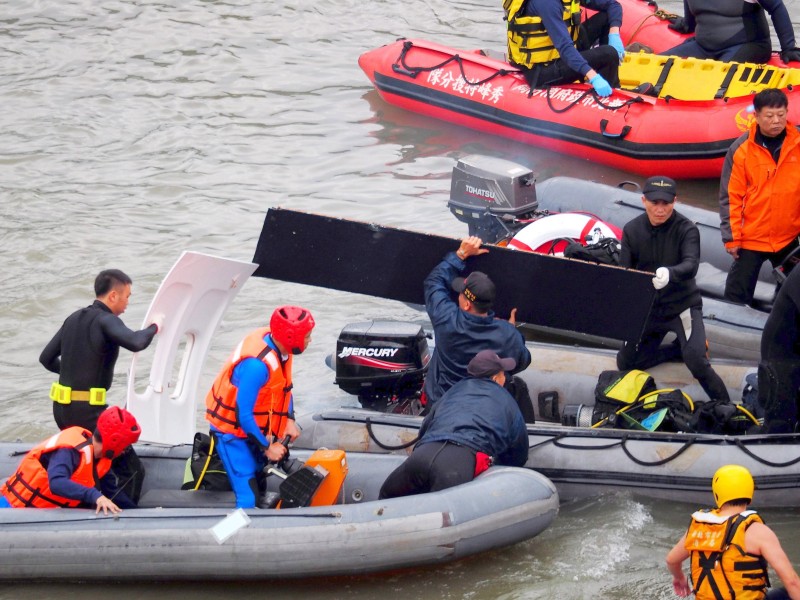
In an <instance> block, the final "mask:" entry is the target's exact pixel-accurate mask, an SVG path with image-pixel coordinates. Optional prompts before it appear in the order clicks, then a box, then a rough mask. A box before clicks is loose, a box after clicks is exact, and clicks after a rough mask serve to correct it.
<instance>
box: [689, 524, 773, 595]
mask: <svg viewBox="0 0 800 600" xmlns="http://www.w3.org/2000/svg"><path fill="white" fill-rule="evenodd" d="M753 523H763V521H762V520H761V517H760V516H759V515H758V514H757V513H756V512H755V511H754V510H746V511H744V512H741V513H739V514H737V515H732V516H729V517H723V516H721V515H720V514H719V511H718V510H701V511H697V512H696V513H694V514H693V515H692V523H691V524H690V525H689V530H688V531H687V532H686V549H687V550H688V551H689V552H690V554H691V566H692V581H693V582H694V590H693V591H694V593H695V597H696V598H697V600H732V599H733V598H735V599H736V600H761V599H762V598H764V597H765V596H766V593H767V587H768V586H769V579H768V577H767V565H766V561H765V560H764V558H763V557H761V556H757V555H754V554H748V553H747V552H745V550H744V536H745V533H746V531H747V528H748V527H750V525H752V524H753Z"/></svg>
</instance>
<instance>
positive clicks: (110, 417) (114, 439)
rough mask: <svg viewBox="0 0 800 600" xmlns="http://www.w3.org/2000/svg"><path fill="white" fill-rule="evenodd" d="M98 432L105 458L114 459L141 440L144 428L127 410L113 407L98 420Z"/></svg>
mask: <svg viewBox="0 0 800 600" xmlns="http://www.w3.org/2000/svg"><path fill="white" fill-rule="evenodd" d="M97 432H98V433H99V434H100V439H101V440H102V442H103V458H109V459H113V458H116V457H117V456H119V455H120V454H122V452H123V451H124V450H125V449H126V448H127V447H128V446H130V445H131V444H134V443H135V442H136V441H137V440H138V439H139V436H140V435H142V428H141V427H139V423H137V422H136V417H134V416H133V415H132V414H131V413H129V412H128V411H127V410H125V409H124V408H120V407H119V406H112V407H110V408H107V409H106V410H104V411H103V412H102V413H101V414H100V418H99V419H97Z"/></svg>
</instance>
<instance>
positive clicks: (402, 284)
mask: <svg viewBox="0 0 800 600" xmlns="http://www.w3.org/2000/svg"><path fill="white" fill-rule="evenodd" d="M458 244H459V240H458V239H455V238H448V237H443V236H438V235H431V234H426V233H418V232H414V231H407V230H403V229H395V228H392V227H384V226H381V225H376V224H373V223H364V222H360V221H351V220H347V219H337V218H333V217H327V216H322V215H315V214H310V213H305V212H298V211H293V210H286V209H281V208H277V209H275V208H271V209H269V211H268V212H267V215H266V218H265V219H264V227H263V229H262V231H261V236H260V238H259V240H258V246H257V248H256V253H255V256H254V257H253V262H255V263H257V264H258V265H259V267H258V269H257V270H256V272H255V276H257V277H266V278H270V279H277V280H280V281H289V282H293V283H303V284H306V285H313V286H317V287H324V288H329V289H335V290H342V291H345V292H354V293H357V294H367V295H370V296H378V297H381V298H388V299H391V300H399V301H401V302H410V303H414V304H424V302H425V299H424V295H423V281H424V280H425V277H427V275H428V273H430V271H431V269H433V267H435V266H436V265H437V264H438V263H439V262H440V261H441V260H442V258H443V257H444V255H445V254H446V253H447V252H452V251H455V250H457V249H458ZM469 271H484V272H485V273H487V274H488V275H489V276H490V277H491V278H492V280H493V281H494V282H495V284H496V285H497V289H498V293H497V300H496V302H495V307H494V308H495V312H496V313H497V314H498V315H499V316H501V317H503V318H507V317H508V315H509V313H510V311H511V309H512V308H513V307H516V308H517V321H518V322H527V323H531V324H535V325H541V326H545V327H552V328H556V329H566V330H570V331H577V332H580V333H586V334H591V335H598V336H603V337H609V338H614V339H617V340H628V339H630V340H638V339H639V336H640V335H641V332H642V330H643V328H644V324H645V321H646V319H647V315H648V313H649V311H650V306H651V304H652V301H653V298H654V296H655V290H654V289H653V284H652V282H651V278H652V275H651V274H648V273H642V272H640V271H632V270H629V269H622V268H619V267H613V266H607V265H596V264H593V263H588V262H583V261H579V260H572V259H567V258H561V257H555V256H548V255H544V254H535V253H531V252H520V251H517V250H509V249H507V248H501V247H497V246H491V251H490V252H489V253H488V254H484V255H481V256H475V257H472V258H470V259H469V260H468V261H467V272H469Z"/></svg>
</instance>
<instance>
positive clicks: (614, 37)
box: [608, 33, 625, 60]
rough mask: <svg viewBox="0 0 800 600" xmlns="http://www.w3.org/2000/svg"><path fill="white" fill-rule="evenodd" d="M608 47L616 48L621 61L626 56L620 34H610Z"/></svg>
mask: <svg viewBox="0 0 800 600" xmlns="http://www.w3.org/2000/svg"><path fill="white" fill-rule="evenodd" d="M608 45H609V46H611V47H612V48H614V50H616V51H617V54H619V59H620V60H622V58H623V57H624V56H625V46H623V45H622V38H621V37H619V34H618V33H609V34H608Z"/></svg>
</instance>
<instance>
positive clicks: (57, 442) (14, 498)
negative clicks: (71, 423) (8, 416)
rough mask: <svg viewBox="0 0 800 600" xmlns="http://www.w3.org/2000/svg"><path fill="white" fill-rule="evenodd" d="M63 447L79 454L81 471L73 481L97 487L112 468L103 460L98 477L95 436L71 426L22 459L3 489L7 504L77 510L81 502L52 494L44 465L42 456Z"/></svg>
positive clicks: (0, 491)
mask: <svg viewBox="0 0 800 600" xmlns="http://www.w3.org/2000/svg"><path fill="white" fill-rule="evenodd" d="M61 448H73V449H75V450H77V451H78V453H79V454H80V457H81V459H80V462H79V463H78V468H77V469H75V472H74V473H73V474H72V477H70V479H71V480H72V481H74V482H75V483H79V484H81V485H82V486H85V487H95V486H96V478H98V479H99V478H102V477H103V476H104V475H105V474H106V473H108V469H109V468H110V466H111V461H109V460H101V461H100V462H99V463H98V464H97V473H96V474H95V461H94V448H93V446H92V433H91V432H90V431H89V430H88V429H84V428H83V427H69V428H68V429H65V430H63V431H61V432H59V433H57V434H55V435H54V436H52V437H50V438H49V439H47V440H45V441H44V442H42V443H40V444H38V445H36V446H34V447H33V448H31V450H30V452H28V454H26V455H25V458H23V459H22V462H21V463H20V465H19V467H18V468H17V472H16V473H15V474H14V475H12V476H11V477H9V478H8V480H7V481H6V482H5V484H4V485H3V487H2V489H0V493H2V494H3V496H5V498H6V500H8V503H9V504H11V506H13V507H15V508H25V507H34V508H59V507H75V506H78V505H79V504H80V500H74V499H72V498H64V497H63V496H57V495H55V494H54V493H53V492H51V491H50V480H49V479H48V477H47V469H45V467H44V465H43V464H42V462H41V458H42V456H43V455H45V454H48V453H50V452H55V451H56V450H59V449H61Z"/></svg>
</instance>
